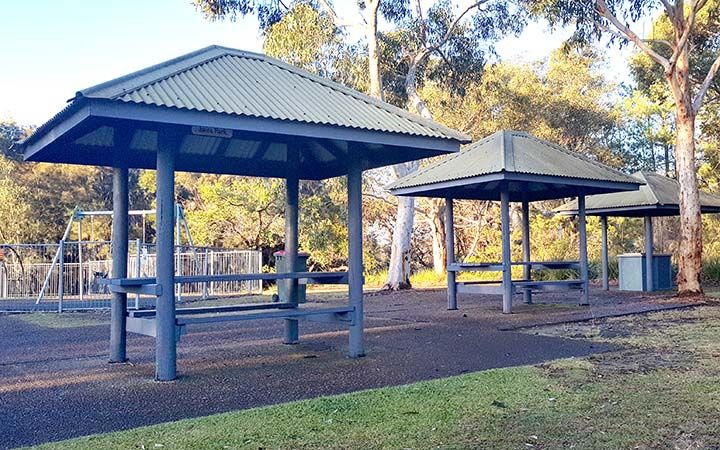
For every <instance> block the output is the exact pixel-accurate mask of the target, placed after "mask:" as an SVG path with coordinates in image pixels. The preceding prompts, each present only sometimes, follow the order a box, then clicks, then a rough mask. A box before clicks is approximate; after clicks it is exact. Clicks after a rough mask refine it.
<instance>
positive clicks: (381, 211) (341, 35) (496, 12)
mask: <svg viewBox="0 0 720 450" xmlns="http://www.w3.org/2000/svg"><path fill="white" fill-rule="evenodd" d="M195 4H196V6H197V7H198V8H199V9H200V10H201V11H202V12H203V13H205V14H206V15H207V16H208V17H210V18H213V19H220V18H233V17H234V16H236V15H243V14H252V15H255V16H257V18H258V20H259V24H260V30H261V32H262V34H263V37H264V45H265V47H264V51H265V52H266V53H268V54H270V55H271V56H274V57H276V58H279V59H282V60H284V61H287V62H288V63H291V64H294V65H296V66H299V67H302V68H303V69H305V70H308V71H310V72H313V73H316V74H319V75H321V76H324V77H327V78H331V79H333V80H335V81H337V82H339V83H342V84H345V85H348V86H350V87H353V88H355V89H359V90H361V91H365V92H368V93H371V94H373V95H376V96H380V95H383V96H384V98H385V100H386V101H389V102H392V103H395V104H396V105H397V106H400V107H405V108H408V109H410V110H412V111H414V112H417V113H419V114H421V115H424V116H425V117H432V118H433V119H434V120H436V121H439V122H441V123H444V124H446V125H448V126H451V127H453V128H456V129H459V130H462V131H465V132H467V133H469V134H471V135H472V136H473V137H474V138H481V137H483V136H485V135H487V134H490V133H492V132H495V131H497V130H498V129H501V128H510V129H519V130H525V131H528V132H530V133H533V134H535V135H537V136H539V137H542V138H545V139H548V140H551V141H555V142H558V143H560V144H562V145H565V146H567V147H568V148H571V149H572V150H575V151H578V152H582V153H585V154H587V155H589V156H590V157H592V158H596V159H598V160H600V161H602V162H604V163H606V164H609V165H612V166H614V167H617V168H620V169H622V170H625V171H635V170H639V169H644V170H656V171H660V172H666V171H668V172H670V174H671V175H674V174H675V168H676V165H678V166H680V164H679V158H676V155H675V145H674V143H675V139H676V136H677V131H678V124H677V120H676V114H675V112H676V107H675V104H676V101H675V97H674V95H673V92H672V90H671V89H670V87H669V85H668V82H667V78H666V75H665V71H664V68H663V66H662V65H660V64H658V63H657V62H656V61H655V60H654V59H653V58H652V57H651V56H648V54H646V52H642V51H641V52H637V53H635V54H633V55H632V57H631V58H630V59H629V60H628V65H629V67H630V69H631V75H632V77H633V79H629V80H624V83H623V84H622V85H618V84H616V82H612V81H609V80H608V77H607V76H606V75H607V72H608V70H609V67H608V65H607V61H606V60H605V56H604V55H606V54H607V50H606V49H605V48H604V47H600V48H597V47H594V46H593V45H589V44H588V43H587V41H590V40H592V39H591V38H597V37H598V36H599V35H598V34H592V33H595V32H596V31H597V32H600V33H606V34H605V35H606V36H613V35H616V34H617V33H614V34H613V33H610V34H607V33H608V32H607V31H605V29H604V28H603V27H605V26H606V25H607V26H611V25H612V26H614V25H613V22H612V21H610V19H608V18H607V17H606V16H605V15H603V14H600V11H595V9H593V8H594V7H593V5H594V4H595V3H594V2H586V3H582V5H584V6H582V7H580V6H578V5H581V3H580V2H570V3H563V2H561V1H556V0H552V1H544V2H526V3H525V4H526V5H529V6H530V9H528V10H524V9H521V8H519V7H518V6H517V5H516V4H513V3H510V2H504V1H494V0H493V1H491V0H487V1H480V2H465V3H458V2H451V1H436V2H431V1H428V2H420V1H416V0H412V1H411V0H376V1H374V2H365V3H363V4H360V5H354V4H353V5H351V6H350V7H348V6H347V5H344V6H345V8H344V9H343V10H342V11H337V10H336V9H335V5H333V4H332V3H331V2H329V1H323V0H318V1H315V2H307V1H290V2H278V1H274V0H263V1H249V0H248V1H246V0H196V1H195ZM553 5H554V6H553ZM634 5H635V4H634V3H629V2H628V3H623V2H614V3H612V4H611V5H609V6H608V8H609V10H610V11H614V13H615V14H619V15H621V16H623V15H630V14H636V13H637V14H639V13H640V12H643V13H646V11H645V10H643V11H640V10H638V9H637V8H636V5H635V6H634ZM550 6H552V8H549V7H550ZM716 6H717V5H716V3H715V2H714V1H712V2H711V1H708V2H707V4H705V3H703V2H701V3H697V4H695V7H696V8H698V12H697V13H696V14H695V18H694V19H693V20H694V22H693V23H694V25H693V28H692V32H691V33H689V35H688V37H687V41H688V43H689V44H688V45H689V46H690V47H689V51H688V58H689V59H688V76H689V79H690V85H692V86H695V87H694V88H692V89H694V90H693V92H694V93H696V92H698V89H700V87H701V86H703V85H702V83H703V80H704V78H703V76H704V75H705V74H707V73H708V71H710V70H711V69H712V67H713V65H714V61H715V59H714V56H715V54H716V53H717V49H716V46H717V39H716V36H717V27H718V23H717V21H718V18H717V17H716V15H717V14H716V12H717V8H716ZM553 8H554V9H553ZM573 8H575V9H573ZM633 8H635V9H633ZM689 11H690V10H688V11H687V12H686V16H685V17H686V18H687V19H689ZM711 11H715V15H713V14H710V12H711ZM528 13H536V14H540V13H542V14H546V15H548V16H549V17H550V18H551V19H554V20H555V21H556V23H562V21H563V20H570V19H571V18H578V17H581V18H584V19H582V20H580V21H579V22H578V25H577V27H578V33H577V34H576V36H575V38H576V41H575V44H582V45H573V46H564V47H563V48H561V49H557V50H555V51H553V52H552V53H551V54H549V55H547V57H545V58H541V59H539V60H537V61H510V60H506V61H503V60H501V59H500V58H499V56H498V55H497V54H495V52H494V49H493V45H494V43H495V42H497V40H498V39H500V38H502V37H503V36H506V35H509V34H513V33H515V32H517V31H519V30H520V29H521V28H522V26H523V25H524V24H525V22H526V21H527V20H531V19H529V18H528ZM583 14H585V15H584V16H583ZM647 14H650V13H647ZM373 17H374V18H375V19H378V18H379V19H378V20H376V22H375V25H373V23H372V22H373ZM623 17H624V16H623ZM648 17H651V15H650V16H648ZM652 17H653V18H654V22H653V23H654V26H653V28H652V31H651V32H650V33H649V36H643V37H648V38H649V39H648V40H646V41H641V42H642V43H643V45H646V46H648V47H649V48H650V49H652V50H653V51H654V52H656V53H657V55H659V56H661V57H663V58H665V59H667V60H668V61H669V60H670V59H671V58H673V54H674V52H673V50H672V45H670V46H668V44H667V43H668V42H669V43H672V42H673V39H675V38H676V36H675V33H676V25H675V24H674V22H672V21H671V20H670V19H669V16H668V15H667V13H666V12H663V10H657V14H656V15H655V16H652ZM675 17H676V20H677V17H678V16H675ZM583 20H584V21H583ZM595 20H598V21H599V22H598V23H600V24H601V25H602V26H601V27H600V28H597V29H596V28H595V27H596V25H597V23H596V22H595ZM603 21H604V22H603ZM573 26H574V25H573ZM616 31H617V30H616ZM665 41H667V42H665ZM372 42H375V43H376V46H377V52H376V53H375V56H373V53H372V49H373V47H372ZM690 50H691V51H690ZM692 89H691V90H692ZM707 92H708V94H707V96H708V99H709V100H711V101H709V102H707V106H705V107H704V108H702V109H701V110H699V113H698V116H697V118H698V121H697V129H698V130H699V134H698V139H697V150H698V151H697V152H696V154H695V156H696V159H695V161H696V162H697V165H698V167H699V172H698V174H699V175H698V176H699V180H698V182H699V183H700V184H701V185H703V186H704V187H707V188H709V189H718V186H720V176H718V175H717V174H718V171H717V168H718V167H720V151H718V148H720V145H719V144H720V109H719V108H720V107H719V106H718V105H717V103H714V102H713V101H712V100H714V99H715V98H716V97H717V96H718V95H720V85H718V83H717V80H716V77H712V78H711V80H710V82H709V83H708V84H707ZM25 132H26V130H25V129H24V128H23V127H21V126H18V125H16V124H13V123H10V122H3V123H0V150H2V156H0V241H5V242H11V241H15V242H19V241H24V242H31V241H55V240H57V239H58V237H59V234H60V233H61V232H62V228H63V226H64V224H65V223H66V221H67V217H68V215H69V214H70V212H71V211H72V209H73V208H74V207H75V206H80V207H82V208H85V209H106V208H109V206H110V197H109V191H110V179H109V173H108V172H107V171H106V170H104V169H95V168H86V167H82V168H78V167H72V166H48V165H42V164H24V163H21V162H20V158H19V155H16V154H14V153H13V152H12V151H10V150H9V147H10V143H11V142H12V141H13V140H16V139H18V138H19V137H20V136H22V134H23V133H25ZM676 163H677V164H676ZM417 166H418V164H417V163H416V164H411V165H406V166H404V167H398V168H395V171H393V170H392V169H379V170H375V171H371V172H369V173H367V174H366V176H365V179H364V183H365V187H364V194H365V196H364V207H365V209H364V218H365V234H366V249H365V251H366V258H365V261H366V271H367V272H370V273H372V272H378V273H381V274H380V275H379V276H378V277H377V278H378V280H380V281H382V283H385V284H386V287H388V288H399V287H402V286H405V285H407V284H408V282H409V274H410V271H411V270H412V271H422V270H426V269H427V270H434V271H435V272H442V270H443V268H444V247H443V242H444V237H443V232H444V227H443V223H442V212H443V209H444V205H443V202H441V201H432V200H427V199H418V200H417V201H412V202H409V201H408V203H399V202H404V200H398V199H396V198H394V197H392V196H389V195H388V194H387V193H386V192H385V191H384V186H385V185H386V184H387V183H389V182H390V181H392V180H393V179H394V178H395V177H396V176H397V170H400V171H401V172H402V173H404V172H403V171H405V172H406V171H407V170H415V169H416V168H417ZM678 168H679V167H678ZM678 172H679V170H678ZM153 177H154V174H153V172H150V171H146V172H142V173H134V174H133V179H132V183H133V192H134V195H135V197H134V198H133V199H132V200H131V205H132V207H134V208H146V207H151V206H152V204H151V199H152V195H151V194H152V191H153V189H154V183H153ZM343 183H344V179H342V178H338V179H332V180H326V181H323V182H304V183H302V185H301V190H302V191H301V194H302V202H303V204H302V208H301V211H302V216H301V222H302V223H301V236H300V240H301V246H302V248H303V250H306V251H309V252H311V253H312V255H313V256H312V258H311V264H314V265H315V268H319V269H333V268H341V267H343V266H344V264H345V260H344V255H345V250H344V249H345V247H346V239H347V236H346V231H345V229H344V226H342V224H343V223H344V222H345V216H344V215H345V194H344V187H343ZM176 195H177V198H178V200H179V201H181V202H182V203H183V204H184V206H185V210H186V213H187V217H188V221H189V225H190V228H191V231H192V233H193V235H194V237H195V240H196V242H197V243H198V244H200V245H212V246H226V247H244V248H261V249H263V250H264V251H265V254H266V261H272V259H271V258H270V254H271V253H272V251H273V250H275V249H277V248H280V247H281V246H282V216H283V208H284V202H283V197H284V186H283V183H282V182H281V181H279V180H261V179H253V178H243V177H230V176H224V177H223V176H216V175H195V174H180V175H178V187H177V192H176ZM556 205H557V202H556V203H553V202H549V203H546V204H539V205H537V206H536V207H537V210H536V212H537V213H539V214H535V218H534V219H533V225H532V226H533V229H534V230H537V231H536V232H535V240H534V241H533V244H534V245H535V246H536V247H537V248H536V249H533V254H535V255H538V257H540V256H543V255H544V256H545V257H548V258H573V257H575V256H574V254H573V252H574V251H575V250H574V248H575V245H574V243H573V241H572V240H573V239H574V237H573V236H574V235H573V232H572V227H573V224H572V222H571V221H569V220H568V219H565V218H556V217H550V216H549V215H546V214H544V213H546V212H548V211H549V210H550V209H551V208H552V207H554V206H556ZM408 206H411V207H408ZM403 211H404V213H403ZM398 212H400V214H398ZM403 214H404V215H403ZM516 217H517V216H516ZM456 221H457V226H458V230H457V240H458V254H459V256H460V257H462V258H470V259H496V258H497V255H498V252H499V241H498V239H499V221H498V212H497V209H496V207H495V205H493V204H492V203H487V202H486V203H481V202H458V204H457V211H456ZM667 222H668V223H667V224H663V226H662V227H661V228H662V229H666V230H668V231H667V232H666V233H665V235H664V236H661V237H660V241H659V242H658V244H663V246H664V247H665V248H667V249H673V248H677V247H678V246H677V244H676V243H675V241H674V240H673V239H672V236H673V233H670V232H669V230H671V229H673V228H675V229H678V230H679V225H678V224H675V223H674V222H673V221H672V220H670V221H667ZM592 226H594V225H591V227H592ZM104 227H105V228H103V225H98V227H97V229H96V237H98V238H100V237H102V236H103V233H106V234H107V232H109V229H107V226H106V225H105V226H104ZM705 229H706V230H708V236H706V239H705V245H707V246H708V249H710V250H711V251H712V252H716V251H720V241H718V238H717V236H718V235H720V226H718V224H717V221H716V220H715V219H712V218H706V219H705ZM398 230H400V231H401V232H398ZM541 230H544V232H541ZM640 231H641V228H640V227H638V226H637V224H636V223H635V222H634V221H632V220H618V221H616V222H613V223H611V240H612V241H613V242H614V243H615V244H616V245H617V247H616V249H617V250H619V249H624V250H633V249H635V248H639V246H640V245H641V242H642V241H641V239H640V236H641V235H640ZM148 232H149V235H151V230H150V229H149V230H148ZM410 236H412V239H410ZM590 237H591V241H590V244H591V248H590V256H591V257H593V256H594V255H596V254H597V251H596V250H597V249H598V245H597V244H598V243H597V242H595V241H593V240H592V239H593V235H592V228H591V233H590ZM398 260H399V261H400V263H398V262H397V261H398ZM388 268H390V269H391V270H390V273H389V274H385V273H384V271H385V270H387V269H388ZM393 271H394V272H393ZM433 276H434V275H433ZM440 276H442V275H440ZM382 283H381V284H382Z"/></svg>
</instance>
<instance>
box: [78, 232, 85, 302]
mask: <svg viewBox="0 0 720 450" xmlns="http://www.w3.org/2000/svg"><path fill="white" fill-rule="evenodd" d="M84 283H85V277H84V276H83V254H82V218H81V219H80V220H78V285H79V288H80V301H81V302H82V301H83V298H84V297H85V286H83V285H84Z"/></svg>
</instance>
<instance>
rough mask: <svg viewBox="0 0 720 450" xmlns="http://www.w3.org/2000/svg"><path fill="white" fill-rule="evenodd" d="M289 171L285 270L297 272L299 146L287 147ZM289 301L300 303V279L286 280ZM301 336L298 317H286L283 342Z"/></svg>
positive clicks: (295, 339) (291, 342)
mask: <svg viewBox="0 0 720 450" xmlns="http://www.w3.org/2000/svg"><path fill="white" fill-rule="evenodd" d="M287 152H288V153H287V167H288V173H287V177H286V180H285V186H286V202H285V255H284V260H285V271H286V272H297V269H298V268H297V259H298V223H299V219H298V216H299V201H300V179H299V178H298V174H297V172H296V168H297V167H298V165H299V163H300V160H299V156H300V155H299V154H298V148H297V147H294V146H290V145H288V148H287ZM285 283H287V287H288V290H287V293H288V298H287V301H288V302H290V303H293V304H295V305H297V304H298V300H299V299H298V292H299V289H298V280H286V281H285ZM299 338H300V331H299V326H298V320H297V319H285V335H284V337H283V343H285V344H297V343H298V340H299Z"/></svg>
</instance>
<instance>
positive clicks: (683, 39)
mask: <svg viewBox="0 0 720 450" xmlns="http://www.w3.org/2000/svg"><path fill="white" fill-rule="evenodd" d="M695 6H696V4H695V3H693V6H692V8H690V13H689V14H688V18H687V20H685V17H684V16H683V17H682V20H679V21H677V22H675V26H679V25H680V24H683V26H684V27H685V29H684V30H683V33H682V34H681V35H680V39H678V41H677V45H676V46H675V49H674V50H673V54H672V56H671V57H670V60H669V62H670V67H674V66H675V63H676V62H677V59H678V57H679V56H680V53H682V51H683V48H685V45H686V44H687V42H688V39H690V33H691V32H692V29H693V27H694V26H695V14H696V13H697V10H696V9H695ZM679 13H680V14H682V12H681V11H680V12H679Z"/></svg>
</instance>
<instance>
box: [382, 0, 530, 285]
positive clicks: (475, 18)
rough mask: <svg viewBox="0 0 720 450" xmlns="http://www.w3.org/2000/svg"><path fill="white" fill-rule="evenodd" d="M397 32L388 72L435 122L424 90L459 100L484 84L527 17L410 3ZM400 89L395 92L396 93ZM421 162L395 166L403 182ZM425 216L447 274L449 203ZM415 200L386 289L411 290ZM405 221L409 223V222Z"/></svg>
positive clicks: (437, 260) (471, 6)
mask: <svg viewBox="0 0 720 450" xmlns="http://www.w3.org/2000/svg"><path fill="white" fill-rule="evenodd" d="M391 17H393V19H394V21H395V22H394V23H395V25H396V27H395V28H394V29H393V30H391V31H389V32H386V33H383V36H382V38H381V40H382V41H383V42H384V43H385V47H386V52H387V53H388V56H387V57H385V59H386V65H389V64H390V63H391V62H392V63H394V66H393V67H391V68H390V70H388V71H389V72H391V73H395V74H398V75H399V76H398V77H397V82H396V83H394V84H393V85H391V86H390V88H391V91H393V92H392V93H393V95H394V96H395V97H397V98H399V99H400V100H401V101H402V102H403V103H405V104H407V107H408V109H409V110H410V111H412V112H415V113H416V114H418V115H420V116H422V117H424V118H426V119H429V120H432V119H433V114H432V112H431V110H430V108H429V107H428V104H427V103H426V102H425V100H424V99H423V98H422V96H421V93H420V89H421V88H422V87H423V86H424V85H426V84H430V83H434V84H436V85H438V86H441V87H442V88H444V89H447V90H448V91H449V92H452V93H455V94H462V93H463V92H464V90H465V89H466V88H468V87H469V86H470V85H472V84H473V83H476V82H478V81H479V80H480V77H481V75H482V72H483V67H484V65H485V63H486V60H487V57H488V54H489V53H492V42H494V41H495V40H496V39H498V38H499V37H501V36H503V35H504V34H506V33H511V32H517V31H519V30H520V29H521V28H522V26H523V25H524V18H523V16H522V11H519V10H515V9H513V8H512V7H511V5H510V4H509V2H507V1H503V0H479V1H473V2H470V3H468V4H460V3H458V2H454V1H448V0H439V1H433V2H426V1H423V0H410V1H409V2H408V4H407V6H406V7H405V8H404V9H400V8H395V14H394V15H393V16H391ZM393 88H394V89H393ZM418 168H419V162H418V161H412V162H409V163H405V164H399V165H396V166H394V169H395V173H396V175H397V176H398V177H402V176H405V175H408V174H410V173H412V172H415V171H417V170H418ZM423 203H424V204H426V205H427V207H426V208H423V209H424V216H426V217H427V218H428V224H429V226H430V230H431V232H432V250H433V252H432V253H433V268H434V270H435V272H436V273H443V272H444V271H445V265H446V258H447V256H446V255H447V254H446V249H445V226H444V212H445V202H444V200H441V199H436V200H430V201H426V202H423ZM414 212H415V200H414V199H413V198H411V197H406V198H402V199H401V200H400V203H399V208H398V216H397V220H396V227H395V233H394V235H393V243H392V252H391V260H390V270H389V272H388V279H387V282H386V284H385V287H386V288H388V289H398V288H402V287H405V286H409V272H408V270H406V269H408V268H409V264H408V262H409V260H410V254H409V253H410V237H411V233H412V229H413V214H414ZM403 219H404V220H403Z"/></svg>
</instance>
